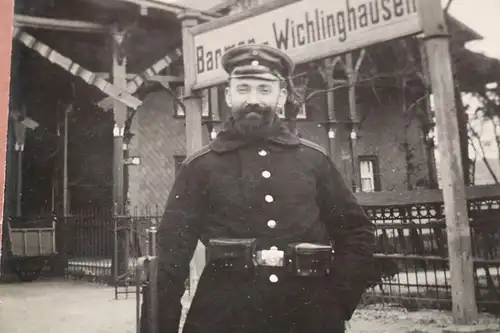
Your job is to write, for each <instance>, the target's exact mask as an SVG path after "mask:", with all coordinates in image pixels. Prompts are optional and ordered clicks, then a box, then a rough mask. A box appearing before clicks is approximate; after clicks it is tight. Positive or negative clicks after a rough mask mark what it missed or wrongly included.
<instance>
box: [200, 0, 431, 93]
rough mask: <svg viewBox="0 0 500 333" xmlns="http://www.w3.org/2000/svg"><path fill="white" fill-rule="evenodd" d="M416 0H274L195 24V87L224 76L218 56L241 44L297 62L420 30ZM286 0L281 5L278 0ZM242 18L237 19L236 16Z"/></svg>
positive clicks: (222, 78) (201, 86) (216, 82)
mask: <svg viewBox="0 0 500 333" xmlns="http://www.w3.org/2000/svg"><path fill="white" fill-rule="evenodd" d="M416 1H418V0H328V1H327V0H302V1H293V0H289V1H286V0H284V1H276V3H277V4H276V6H275V8H272V9H271V10H269V9H267V11H263V12H262V13H259V12H258V11H259V8H255V9H254V11H252V10H249V11H248V12H249V13H254V12H255V14H254V15H252V16H250V15H249V13H240V14H238V15H237V16H236V17H235V18H233V17H231V16H229V17H225V18H222V19H219V20H217V21H213V22H209V23H206V24H204V25H200V26H197V27H195V28H193V30H192V32H193V35H194V44H195V58H196V82H195V86H194V88H195V89H201V88H206V87H208V86H212V85H216V84H219V83H221V82H223V81H224V80H226V78H227V74H226V73H225V72H224V70H223V69H222V67H221V65H220V59H221V57H222V55H223V54H224V53H225V52H226V51H227V50H228V49H230V48H232V47H234V46H237V45H242V44H250V43H257V44H268V45H271V46H275V47H278V48H280V49H281V50H283V51H285V52H286V53H287V54H288V55H289V56H290V57H291V58H292V59H293V60H294V61H295V62H296V63H303V62H307V61H311V60H316V59H321V58H325V57H328V56H331V55H334V54H341V53H344V52H348V51H351V50H354V49H357V48H361V47H363V46H367V45H371V44H375V43H379V42H384V41H388V40H391V39H396V38H399V37H403V36H408V35H413V34H417V33H420V32H421V31H422V29H421V25H420V20H419V15H418V12H417V4H416ZM283 2H284V3H285V4H284V5H283V4H282V3H283ZM240 17H241V18H240Z"/></svg>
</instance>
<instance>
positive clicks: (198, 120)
mask: <svg viewBox="0 0 500 333" xmlns="http://www.w3.org/2000/svg"><path fill="white" fill-rule="evenodd" d="M178 18H179V20H181V22H182V48H183V57H184V58H183V65H184V106H185V108H186V153H187V156H189V155H191V154H193V153H194V152H196V151H197V150H199V149H201V148H202V146H203V137H202V135H203V130H202V100H201V96H200V95H199V94H197V93H196V92H193V89H192V87H193V85H194V82H195V80H196V65H195V62H196V58H195V52H196V51H195V48H194V42H193V36H192V34H191V32H190V28H192V27H194V26H196V24H198V15H197V14H195V13H184V14H182V15H179V17H178ZM204 266H205V249H204V246H203V244H202V243H201V242H198V246H197V247H196V250H195V254H194V256H193V259H192V260H191V265H190V268H191V270H190V279H189V293H190V295H191V296H192V295H194V292H195V290H196V287H197V285H198V279H199V276H200V275H201V272H202V270H203V267H204Z"/></svg>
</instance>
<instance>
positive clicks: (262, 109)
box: [240, 104, 273, 115]
mask: <svg viewBox="0 0 500 333" xmlns="http://www.w3.org/2000/svg"><path fill="white" fill-rule="evenodd" d="M272 110H273V108H271V107H269V106H264V105H258V104H251V105H245V106H244V107H243V108H241V110H240V113H242V114H248V113H252V112H254V113H258V114H260V115H263V114H265V113H269V112H271V111H272Z"/></svg>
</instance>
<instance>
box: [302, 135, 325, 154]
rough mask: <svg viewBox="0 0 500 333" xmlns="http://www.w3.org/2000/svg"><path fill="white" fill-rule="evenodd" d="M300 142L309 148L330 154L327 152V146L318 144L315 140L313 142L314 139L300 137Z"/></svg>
mask: <svg viewBox="0 0 500 333" xmlns="http://www.w3.org/2000/svg"><path fill="white" fill-rule="evenodd" d="M300 143H302V144H303V145H304V146H307V147H309V148H312V149H315V150H317V151H319V152H321V153H323V154H324V155H328V153H327V152H326V150H325V148H323V147H322V146H320V145H318V144H317V143H315V142H312V141H309V140H306V139H303V138H300Z"/></svg>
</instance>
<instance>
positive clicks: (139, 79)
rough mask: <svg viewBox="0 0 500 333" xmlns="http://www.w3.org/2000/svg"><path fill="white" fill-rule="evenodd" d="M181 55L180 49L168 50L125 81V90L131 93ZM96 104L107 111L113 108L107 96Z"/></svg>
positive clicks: (111, 100) (111, 99)
mask: <svg viewBox="0 0 500 333" xmlns="http://www.w3.org/2000/svg"><path fill="white" fill-rule="evenodd" d="M181 55H182V49H181V48H177V49H175V50H173V51H171V52H169V53H168V54H167V55H166V56H164V57H163V58H161V59H160V60H158V61H157V62H156V63H155V64H153V65H152V66H151V67H149V68H147V69H146V70H145V71H144V72H143V73H142V74H139V75H136V76H134V77H133V78H132V79H131V80H130V81H128V82H127V92H128V93H129V94H133V93H135V92H136V91H137V89H139V87H140V86H141V85H142V84H143V83H144V82H146V81H148V80H151V78H152V77H154V76H155V75H158V74H159V73H160V72H161V71H162V70H164V69H165V68H167V67H168V66H170V64H171V63H172V62H174V61H175V60H177V59H179V58H180V56H181ZM97 105H98V106H99V107H100V108H102V109H103V110H104V111H109V110H111V109H112V108H113V98H111V97H107V98H104V99H102V100H101V101H99V102H98V103H97Z"/></svg>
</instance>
